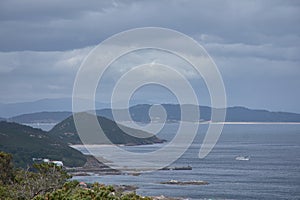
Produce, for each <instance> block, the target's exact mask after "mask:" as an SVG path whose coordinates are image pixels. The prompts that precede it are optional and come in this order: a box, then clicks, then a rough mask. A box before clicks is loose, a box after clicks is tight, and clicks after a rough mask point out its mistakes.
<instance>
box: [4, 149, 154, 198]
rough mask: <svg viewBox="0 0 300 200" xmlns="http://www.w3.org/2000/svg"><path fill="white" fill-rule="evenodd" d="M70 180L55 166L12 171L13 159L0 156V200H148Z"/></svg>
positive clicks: (38, 166) (106, 187) (113, 189)
mask: <svg viewBox="0 0 300 200" xmlns="http://www.w3.org/2000/svg"><path fill="white" fill-rule="evenodd" d="M70 178H71V176H70V175H68V174H67V173H66V172H65V171H64V170H63V168H62V167H58V166H56V165H54V164H46V163H42V164H34V165H33V166H32V167H31V168H28V169H27V170H23V169H14V167H13V164H12V156H11V155H10V154H7V153H4V152H0V200H4V199H5V200H16V199H20V200H23V199H24V200H27V199H34V200H73V199H76V200H151V198H149V197H141V196H139V195H136V194H135V193H124V192H118V191H116V190H115V188H114V187H112V186H105V185H103V184H99V183H94V184H92V185H82V184H80V183H79V182H78V181H76V180H75V181H69V179H70Z"/></svg>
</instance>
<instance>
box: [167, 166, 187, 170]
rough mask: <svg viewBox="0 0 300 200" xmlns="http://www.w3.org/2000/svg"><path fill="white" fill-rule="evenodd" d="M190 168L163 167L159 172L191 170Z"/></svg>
mask: <svg viewBox="0 0 300 200" xmlns="http://www.w3.org/2000/svg"><path fill="white" fill-rule="evenodd" d="M192 169H193V168H192V167H191V166H189V165H188V166H183V167H164V168H162V169H161V170H192Z"/></svg>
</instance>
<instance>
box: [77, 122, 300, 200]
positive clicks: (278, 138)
mask: <svg viewBox="0 0 300 200" xmlns="http://www.w3.org/2000/svg"><path fill="white" fill-rule="evenodd" d="M207 127H208V125H207V124H200V125H199V130H198V133H197V136H196V138H195V139H194V142H193V143H192V144H191V146H190V147H189V148H188V150H187V151H186V152H185V153H184V154H183V155H182V156H181V157H180V158H179V159H178V160H176V161H175V162H174V163H172V164H171V166H174V167H176V166H179V167H181V166H191V167H192V170H159V171H152V172H146V173H141V174H140V175H139V176H133V175H130V174H123V175H104V176H99V175H95V174H94V175H91V176H75V177H73V178H74V179H77V180H79V181H84V182H91V183H92V182H101V183H105V184H112V185H113V184H116V185H135V186H137V187H138V189H137V193H138V194H140V195H145V196H161V195H163V196H169V197H181V198H185V199H190V200H200V199H270V200H271V199H272V200H273V199H300V124H297V123H277V124H276V123H232V124H230V123H227V124H225V125H224V128H223V131H222V134H221V136H220V138H219V140H218V142H217V144H216V146H215V147H214V148H213V150H212V151H211V152H210V153H209V154H208V155H207V156H206V157H205V158H203V159H200V158H199V157H198V154H199V149H200V147H201V144H202V142H203V138H204V136H205V134H206V131H207ZM177 128H178V124H177V123H167V124H165V125H164V128H163V129H162V131H161V132H160V133H159V134H158V137H160V138H163V139H166V140H167V141H171V140H172V139H173V137H174V135H175V133H176V131H177ZM164 145H166V144H155V145H141V146H126V147H122V148H124V149H125V150H127V151H133V152H150V151H155V150H157V149H159V148H162V147H163V146H164ZM104 148H106V147H105V146H103V147H99V151H104V150H105V149H104ZM82 151H83V152H84V149H82ZM85 153H86V152H85ZM237 156H250V159H249V160H244V161H241V160H236V159H235V158H236V157H237ZM161 159H162V160H163V159H164V158H163V157H162V158H161ZM124 160H125V162H126V158H124ZM128 162H130V161H128ZM170 180H177V181H192V180H197V181H198V180H202V181H207V182H208V183H209V184H208V185H167V184H161V182H166V181H170Z"/></svg>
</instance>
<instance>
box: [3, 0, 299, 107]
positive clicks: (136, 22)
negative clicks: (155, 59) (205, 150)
mask: <svg viewBox="0 0 300 200" xmlns="http://www.w3.org/2000/svg"><path fill="white" fill-rule="evenodd" d="M299 24H300V2H299V1H297V0H295V1H276V0H270V1H267V0H265V1H252V0H251V1H250V0H249V1H226V0H225V1H188V0H181V1H180V0H179V1H163V0H157V1H131V0H128V1H126V0H125V1H117V0H115V1H98V0H90V1H79V0H78V1H77V0H64V1H62V0H52V1H40V0H24V1H20V0H1V1H0V27H1V28H0V94H1V95H0V102H1V103H9V102H21V101H32V100H38V99H42V98H61V97H70V96H71V95H72V87H73V83H74V78H75V75H76V72H77V70H78V69H79V66H80V64H81V62H82V61H83V59H84V58H85V56H86V55H87V54H88V53H89V51H90V50H91V49H92V48H93V47H95V46H96V45H97V44H99V43H100V42H101V41H103V40H104V39H106V38H108V37H110V36H111V35H113V34H116V33H119V32H120V31H124V30H128V29H131V28H137V27H145V26H155V27H165V28H171V29H174V30H177V31H180V32H182V33H184V34H187V35H188V36H190V37H192V38H194V39H195V40H196V41H198V42H199V43H200V44H201V45H203V46H204V47H205V49H206V50H207V51H208V53H209V54H210V55H211V57H212V58H213V60H214V61H215V63H216V64H217V66H218V68H219V70H220V72H221V75H222V77H223V80H224V84H225V88H226V93H227V100H228V105H229V106H246V107H250V108H262V109H269V110H274V111H292V112H298V113H300V106H299V102H300V92H299V91H300V89H299V88H300V26H299ZM148 54H149V55H148V56H149V61H151V59H152V57H151V55H150V54H151V52H150V53H148ZM133 58H134V57H133ZM125 61H126V59H125V60H124V62H125ZM127 61H128V59H127ZM120 63H121V61H120V62H119V64H120ZM133 63H134V62H133ZM120 65H122V63H121V64H120ZM125 65H128V62H127V63H126V64H124V66H125ZM112 73H113V72H112ZM150 90H151V89H150ZM155 91H156V92H158V93H159V91H158V90H154V89H153V93H151V96H152V97H155ZM141 96H142V95H141ZM157 96H160V95H157ZM200 96H201V95H200ZM160 97H161V96H160ZM145 98H146V99H148V98H149V96H148V97H147V96H145ZM204 99H205V98H204ZM97 100H98V101H101V99H97ZM103 101H107V99H103ZM203 104H206V102H205V101H204V103H203Z"/></svg>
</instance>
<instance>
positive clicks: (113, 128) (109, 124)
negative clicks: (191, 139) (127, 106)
mask: <svg viewBox="0 0 300 200" xmlns="http://www.w3.org/2000/svg"><path fill="white" fill-rule="evenodd" d="M79 115H80V117H81V118H82V120H86V121H88V119H89V118H90V117H92V115H90V114H87V113H79ZM97 119H98V122H99V124H100V125H101V128H102V129H103V131H104V133H105V135H106V136H107V138H109V140H110V141H111V142H112V143H113V144H125V145H141V144H154V143H162V142H164V140H161V139H159V138H157V137H156V136H155V135H153V134H150V133H146V132H143V131H140V130H136V129H132V128H128V127H125V126H122V127H123V128H122V129H126V132H127V131H128V132H131V133H134V134H136V135H138V134H143V135H149V136H148V137H147V138H137V137H134V136H131V135H128V134H126V133H125V132H124V131H123V130H122V129H120V128H119V126H121V125H118V124H116V122H114V121H112V120H109V119H106V118H104V117H97ZM49 134H51V135H53V136H55V137H58V138H59V139H61V140H63V141H64V142H66V143H70V144H81V140H80V138H79V136H78V134H77V130H76V128H75V124H74V119H73V116H70V117H68V118H67V119H65V120H63V121H62V122H60V123H59V124H57V125H56V126H54V127H53V129H51V130H50V131H49ZM93 144H107V142H103V141H97V142H96V141H95V142H93Z"/></svg>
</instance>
